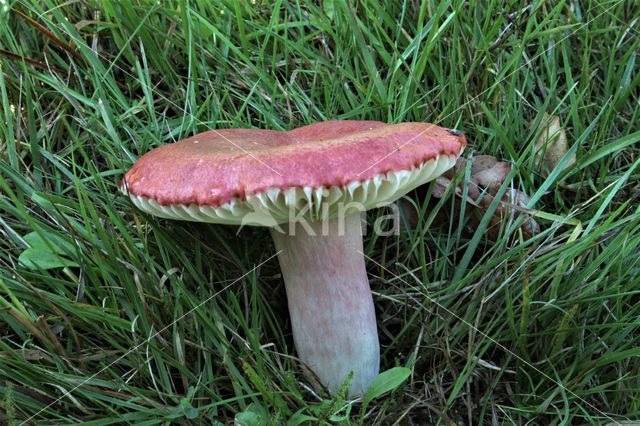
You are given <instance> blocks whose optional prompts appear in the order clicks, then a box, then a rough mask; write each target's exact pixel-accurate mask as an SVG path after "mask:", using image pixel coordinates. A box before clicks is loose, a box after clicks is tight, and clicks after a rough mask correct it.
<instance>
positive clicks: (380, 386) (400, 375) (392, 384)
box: [362, 367, 411, 413]
mask: <svg viewBox="0 0 640 426" xmlns="http://www.w3.org/2000/svg"><path fill="white" fill-rule="evenodd" d="M410 374H411V370H410V369H409V368H406V367H393V368H392V369H390V370H387V371H384V372H382V373H380V374H378V375H377V376H376V377H375V378H374V379H373V382H371V385H370V386H369V389H367V392H366V393H365V394H364V405H363V407H362V412H363V413H364V411H365V409H366V407H367V405H368V404H369V402H371V401H372V400H373V399H374V398H377V397H379V396H380V395H382V394H384V393H385V392H389V391H390V390H393V389H395V388H397V387H398V386H400V385H401V384H402V383H403V382H404V381H405V380H407V377H409V375H410Z"/></svg>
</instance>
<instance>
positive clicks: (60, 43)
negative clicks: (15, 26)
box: [11, 9, 84, 62]
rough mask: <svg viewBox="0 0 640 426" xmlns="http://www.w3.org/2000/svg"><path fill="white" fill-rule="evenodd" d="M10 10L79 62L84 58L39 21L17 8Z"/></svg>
mask: <svg viewBox="0 0 640 426" xmlns="http://www.w3.org/2000/svg"><path fill="white" fill-rule="evenodd" d="M11 11H12V12H13V13H15V14H16V15H18V16H19V17H21V18H22V19H23V20H24V21H25V22H26V23H27V24H29V25H31V26H32V27H34V28H36V29H37V30H38V31H40V32H41V33H42V34H43V35H44V36H45V37H47V38H48V39H49V40H51V41H52V42H54V43H55V44H57V45H58V46H60V47H61V48H62V49H64V50H65V51H66V52H67V53H69V54H70V55H71V56H73V57H74V58H76V59H77V60H79V61H80V62H84V60H83V59H82V56H80V54H79V53H78V52H76V51H75V48H74V47H73V45H71V44H69V43H65V42H64V41H62V40H60V39H59V38H58V37H56V36H55V34H53V33H52V32H51V31H50V30H49V29H48V28H47V27H45V26H44V25H42V24H41V23H39V22H37V21H35V20H33V19H32V18H29V17H28V16H27V15H25V14H24V13H22V12H20V11H19V10H16V9H11Z"/></svg>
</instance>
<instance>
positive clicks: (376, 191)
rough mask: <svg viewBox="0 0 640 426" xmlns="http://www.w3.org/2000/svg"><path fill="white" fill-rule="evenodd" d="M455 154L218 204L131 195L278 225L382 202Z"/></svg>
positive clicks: (188, 215) (218, 218) (151, 204)
mask: <svg viewBox="0 0 640 426" xmlns="http://www.w3.org/2000/svg"><path fill="white" fill-rule="evenodd" d="M456 158H457V157H456V156H446V155H441V156H439V157H437V158H435V159H433V160H429V161H427V162H425V163H423V164H422V165H421V166H420V167H416V168H413V169H411V170H402V171H398V172H388V173H381V174H379V175H376V176H374V177H373V178H371V179H368V180H366V181H364V182H352V183H350V184H348V185H346V186H342V187H340V186H332V187H329V188H326V187H321V188H309V187H294V188H289V189H286V190H282V189H279V188H271V189H268V190H267V191H265V192H261V193H259V194H256V195H248V196H247V197H246V200H241V199H239V198H235V199H233V200H231V201H230V202H229V203H226V204H223V205H221V206H218V207H211V206H199V205H197V204H191V205H188V206H187V205H183V204H171V205H161V204H159V203H158V202H157V201H156V200H154V199H151V198H147V197H142V196H136V195H131V194H129V195H130V198H131V201H132V202H133V204H134V205H135V206H136V207H138V208H139V209H140V210H143V211H145V212H148V213H151V214H153V215H156V216H159V217H164V218H168V219H179V220H189V221H197V222H210V223H222V224H232V225H259V226H275V225H278V224H282V223H288V222H292V221H296V220H306V221H316V220H319V219H323V218H335V217H339V216H343V217H344V216H347V215H349V214H353V213H355V212H356V211H364V210H368V209H371V208H374V207H382V206H384V205H386V204H389V203H391V202H393V201H395V200H396V199H398V198H399V197H401V196H403V195H404V194H406V193H407V192H409V191H411V190H412V189H414V188H416V187H418V186H420V185H422V184H424V183H426V182H429V181H431V180H433V179H435V178H437V177H438V176H440V175H441V174H442V173H443V172H445V171H446V170H448V169H450V168H451V167H453V165H454V164H455V163H456Z"/></svg>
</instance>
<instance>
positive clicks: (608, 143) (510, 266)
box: [0, 0, 640, 425]
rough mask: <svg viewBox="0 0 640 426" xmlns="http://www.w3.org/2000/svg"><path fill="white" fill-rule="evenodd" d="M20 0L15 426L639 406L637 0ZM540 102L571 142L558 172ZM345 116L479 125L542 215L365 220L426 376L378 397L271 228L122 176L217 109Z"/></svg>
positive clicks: (0, 219)
mask: <svg viewBox="0 0 640 426" xmlns="http://www.w3.org/2000/svg"><path fill="white" fill-rule="evenodd" d="M12 10H15V11H19V12H20V13H21V14H22V15H21V14H18V13H16V12H12ZM29 19H31V20H33V21H34V22H35V23H37V24H39V26H37V25H35V24H32V23H30V20H29ZM0 21H1V22H2V23H3V25H2V26H0V49H2V50H0V67H1V68H0V71H1V72H0V139H1V140H0V233H1V235H2V239H1V240H0V335H1V336H2V339H0V423H2V422H7V423H9V424H23V423H25V424H47V423H73V422H90V423H93V424H109V423H136V424H155V423H165V424H169V423H172V422H175V423H180V424H198V423H201V422H202V423H215V424H229V423H232V422H233V419H234V418H236V419H237V420H238V421H242V422H244V423H245V424H263V423H266V422H271V423H273V424H285V423H286V424H292V425H293V424H301V423H304V422H307V423H309V424H311V423H322V422H325V423H342V424H350V423H354V424H358V423H360V422H363V423H365V424H392V423H394V422H395V423H398V424H425V423H426V424H437V423H438V424H460V423H466V424H472V423H473V424H498V423H500V424H511V423H513V424H523V423H526V422H533V423H545V424H560V423H562V424H585V423H586V424H600V423H608V422H614V421H622V420H633V419H636V420H638V419H640V371H639V370H640V333H638V327H639V326H640V303H638V300H639V297H640V294H639V293H640V250H639V249H638V247H639V246H640V207H639V205H640V202H639V201H640V168H638V165H639V163H640V157H639V154H640V145H639V144H638V142H639V141H640V88H639V84H640V72H638V71H639V69H640V68H639V65H638V62H639V61H640V38H639V34H640V7H639V6H638V3H637V2H634V1H621V0H610V1H588V0H587V1H583V2H569V1H559V2H551V3H550V2H544V1H534V2H532V3H530V2H519V1H513V2H500V1H497V0H490V1H485V2H479V1H469V2H462V1H443V2H422V3H421V2H417V1H407V2H399V1H395V0H394V1H392V0H381V1H380V2H371V1H361V2H358V1H351V2H339V1H331V0H325V1H323V2H310V1H302V0H300V1H297V2H283V1H246V2H243V3H241V2H233V1H221V2H209V1H203V0H192V1H189V2H183V1H167V2H147V1H138V2H132V3H129V2H110V1H103V2H95V1H87V2H68V3H60V2H54V1H52V0H42V1H39V2H28V1H22V0H21V1H3V2H1V3H0ZM541 112H548V113H550V114H555V115H557V116H559V117H560V121H561V125H562V126H563V128H564V129H565V130H566V133H567V140H568V141H569V145H570V147H571V149H572V152H575V154H576V157H577V161H576V163H575V164H573V165H571V166H570V167H569V168H567V169H566V170H564V171H562V170H561V168H560V167H559V168H557V169H556V170H555V171H554V172H553V173H551V174H550V175H549V176H548V177H545V175H544V173H542V171H541V168H540V165H539V164H538V163H537V162H536V161H535V160H534V154H535V149H534V144H533V141H534V140H535V139H536V136H537V135H536V131H535V129H531V127H530V125H529V123H530V122H531V121H532V120H533V119H534V118H535V117H536V116H537V115H538V113H541ZM336 118H340V119H373V120H381V121H385V122H401V121H429V122H433V123H436V124H439V125H442V126H446V127H455V128H457V129H460V130H462V131H464V132H465V134H466V135H467V138H468V140H469V142H470V146H469V149H468V150H467V151H466V155H472V153H473V154H489V155H495V156H497V157H498V158H501V159H504V160H507V161H510V162H512V163H513V164H514V169H513V172H512V174H511V177H512V180H511V182H510V183H511V184H513V185H514V186H516V187H518V188H520V189H521V190H523V191H525V192H526V193H527V194H529V195H530V196H531V197H532V202H531V203H530V207H532V208H535V209H537V210H539V211H541V212H543V214H542V215H541V217H539V218H538V220H539V222H540V224H541V228H542V232H541V233H540V234H538V235H537V236H535V237H534V238H532V239H530V240H527V241H523V240H522V239H521V238H519V233H518V228H517V226H515V225H514V224H510V223H505V224H504V227H503V230H502V232H501V236H500V238H499V239H498V241H496V242H491V241H488V240H487V239H486V238H485V237H484V232H483V231H484V228H483V227H484V226H486V222H487V221H486V220H485V221H483V222H482V223H481V225H480V229H478V230H477V232H476V233H475V234H474V235H473V236H472V237H471V238H465V237H463V235H464V233H463V232H462V231H463V230H464V224H465V220H466V218H467V216H465V214H464V213H461V212H454V215H452V216H451V217H452V219H451V222H450V223H448V224H445V225H439V226H430V227H428V226H426V225H427V224H428V223H429V222H430V218H432V217H433V215H435V212H430V211H424V212H423V213H424V215H425V220H424V221H422V222H421V223H420V224H419V226H418V228H417V229H416V230H411V229H408V228H407V227H406V226H405V225H403V226H402V231H401V233H400V235H398V236H391V237H380V236H376V235H372V234H369V235H368V236H367V237H366V239H365V252H366V255H367V268H368V271H369V274H370V281H371V287H372V290H373V292H374V301H375V304H376V310H377V316H378V326H379V333H380V340H381V346H382V359H381V364H382V370H389V369H391V368H393V367H396V366H403V367H408V368H409V369H410V372H411V374H410V375H409V377H408V379H407V380H406V381H404V382H403V383H402V384H397V386H393V390H392V391H391V392H387V393H384V394H383V395H377V396H378V397H377V398H373V399H372V400H371V401H370V402H369V403H368V404H363V402H362V400H358V401H350V400H348V399H345V398H343V397H342V396H337V397H334V398H331V397H329V396H328V395H324V394H322V393H319V394H318V393H314V392H312V391H311V390H310V388H309V384H308V382H306V381H305V379H304V378H303V377H302V376H301V375H300V371H299V367H298V366H297V365H296V363H295V361H294V360H295V355H296V354H295V349H294V346H293V341H292V337H291V326H290V324H289V322H288V313H287V307H286V301H285V296H284V288H283V285H282V279H281V276H280V275H279V267H278V264H277V261H276V259H275V258H274V254H275V252H274V250H273V247H272V246H271V245H270V243H268V242H267V241H270V240H269V238H268V233H267V232H266V231H265V230H263V229H256V228H254V229H250V228H243V229H242V230H241V231H240V232H239V233H238V234H237V235H236V232H237V228H235V227H230V226H214V225H203V224H195V223H185V222H175V221H169V220H160V219H157V218H153V217H150V216H147V215H144V214H142V213H140V212H139V211H136V210H135V209H134V208H133V207H132V205H131V204H130V203H129V202H128V200H127V199H126V198H125V197H124V196H122V195H121V194H120V193H119V192H118V186H119V182H120V180H121V178H122V176H123V174H124V172H126V170H128V168H129V167H130V166H131V165H132V164H133V162H134V161H135V160H136V158H138V157H139V156H140V155H142V154H143V153H145V152H147V151H148V150H150V149H152V148H153V147H156V146H159V145H162V144H165V143H170V142H173V141H176V140H178V139H181V138H184V137H187V136H190V135H193V134H195V133H197V132H200V131H204V130H207V129H211V128H228V127H259V128H270V129H289V128H292V127H296V126H300V125H304V124H309V123H312V122H316V121H320V120H326V119H336ZM503 189H506V187H505V188H503ZM453 205H454V203H453V200H452V198H451V197H447V198H445V199H442V200H441V201H440V203H439V204H438V208H439V209H451V208H452V206H453ZM387 213H388V211H386V210H381V211H378V212H370V213H369V222H370V223H373V221H374V220H375V219H376V217H378V216H379V215H383V214H387ZM466 213H467V215H468V212H466ZM486 219H488V217H487V218H486ZM394 371H395V370H394ZM403 371H404V370H403ZM267 419H268V420H267Z"/></svg>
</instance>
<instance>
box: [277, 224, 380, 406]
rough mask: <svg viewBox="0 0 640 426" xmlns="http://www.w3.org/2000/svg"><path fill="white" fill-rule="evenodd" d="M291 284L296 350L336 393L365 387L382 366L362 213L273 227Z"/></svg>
mask: <svg viewBox="0 0 640 426" xmlns="http://www.w3.org/2000/svg"><path fill="white" fill-rule="evenodd" d="M271 235H272V237H273V240H274V242H275V247H276V250H277V251H278V260H279V261H280V268H281V270H282V275H283V278H284V282H285V287H286V290H287V299H288V303H289V314H290V315H291V323H292V327H293V339H294V341H295V345H296V349H297V351H298V356H299V357H300V359H302V361H304V362H305V363H306V364H307V366H308V367H309V368H310V369H311V370H312V371H313V372H314V373H315V374H316V376H317V377H318V378H319V379H320V381H321V383H322V384H323V385H324V386H326V387H327V388H328V389H329V391H330V392H331V393H332V394H334V393H335V392H337V391H338V389H340V386H341V385H342V384H343V382H344V381H345V380H346V378H347V376H348V374H349V373H350V372H351V371H353V372H354V374H353V378H352V380H351V382H350V384H349V395H350V396H352V397H353V396H360V395H363V394H364V393H365V391H366V390H367V388H368V387H369V385H370V384H371V381H372V380H373V378H374V377H375V376H376V375H377V374H378V371H379V367H380V348H379V344H378V332H377V327H376V316H375V311H374V308H373V298H372V296H371V289H370V288H369V280H368V278H367V271H366V269H365V264H364V254H363V249H362V228H361V224H360V215H359V214H357V213H356V214H351V215H349V216H347V217H344V218H337V219H329V220H326V221H322V220H321V221H317V222H311V223H309V222H302V223H300V222H296V223H290V224H289V226H288V229H285V233H281V232H278V231H277V230H276V229H274V228H272V229H271Z"/></svg>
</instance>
